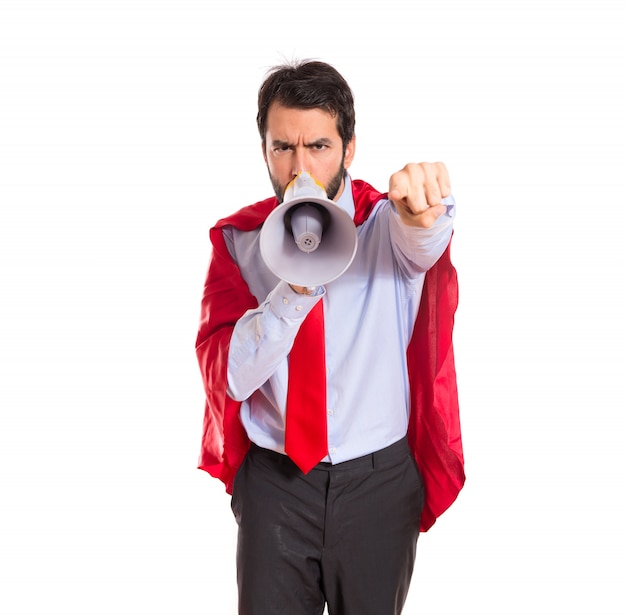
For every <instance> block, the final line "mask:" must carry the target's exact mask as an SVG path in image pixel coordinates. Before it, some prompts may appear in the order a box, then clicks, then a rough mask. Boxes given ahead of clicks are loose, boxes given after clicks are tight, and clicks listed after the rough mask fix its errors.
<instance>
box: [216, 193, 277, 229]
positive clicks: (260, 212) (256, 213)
mask: <svg viewBox="0 0 626 615" xmlns="http://www.w3.org/2000/svg"><path fill="white" fill-rule="evenodd" d="M276 205H277V199H276V197H275V196H273V197H269V198H267V199H263V200H262V201H257V202H256V203H253V204H252V205H247V206H246V207H242V208H241V209H240V210H238V211H236V212H235V213H233V214H230V215H229V216H227V217H226V218H222V219H221V220H218V222H217V223H216V225H215V228H223V227H225V226H234V227H235V228H236V229H239V230H240V231H251V230H254V229H255V228H257V227H259V226H260V225H261V224H263V222H264V221H265V218H267V216H269V214H270V212H271V211H272V210H273V209H274V208H275V207H276Z"/></svg>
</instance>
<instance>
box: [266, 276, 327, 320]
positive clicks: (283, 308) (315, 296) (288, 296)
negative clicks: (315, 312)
mask: <svg viewBox="0 0 626 615" xmlns="http://www.w3.org/2000/svg"><path fill="white" fill-rule="evenodd" d="M325 292H326V291H325V289H324V287H323V286H318V287H317V288H316V290H315V291H314V292H313V293H312V294H310V295H301V294H300V293H297V292H296V291H295V290H293V289H292V288H291V286H289V284H288V283H287V282H284V281H281V282H279V283H278V284H277V285H276V288H274V290H273V291H272V292H271V294H270V297H269V300H270V308H271V310H272V312H273V313H274V315H275V316H276V317H277V318H280V319H285V320H296V321H297V320H304V319H305V318H306V316H307V315H308V313H309V312H310V311H311V310H312V309H313V307H314V306H315V304H316V303H317V302H318V301H319V300H320V297H322V296H323V295H324V294H325Z"/></svg>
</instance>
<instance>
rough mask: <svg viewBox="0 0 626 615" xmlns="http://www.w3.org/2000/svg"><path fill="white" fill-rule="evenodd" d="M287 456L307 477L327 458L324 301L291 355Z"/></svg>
mask: <svg viewBox="0 0 626 615" xmlns="http://www.w3.org/2000/svg"><path fill="white" fill-rule="evenodd" d="M285 452H286V453H287V455H289V457H290V458H291V460H292V461H293V462H294V463H295V464H296V465H297V466H298V467H299V468H300V469H301V470H302V471H303V472H304V473H305V474H306V473H307V472H309V471H310V470H311V468H313V466H315V465H316V464H317V463H319V462H320V461H321V460H322V459H323V458H324V457H326V455H327V454H328V431H327V422H326V349H325V343H324V303H323V300H322V299H320V300H319V301H318V302H317V303H316V304H315V307H314V308H313V309H312V310H311V312H309V314H308V315H307V317H306V318H305V319H304V322H303V323H302V324H301V325H300V330H299V331H298V334H297V335H296V338H295V340H294V343H293V347H292V349H291V353H290V354H289V383H288V385H287V416H286V425H285Z"/></svg>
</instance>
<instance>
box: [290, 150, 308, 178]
mask: <svg viewBox="0 0 626 615" xmlns="http://www.w3.org/2000/svg"><path fill="white" fill-rule="evenodd" d="M303 171H308V172H310V171H311V169H309V164H308V156H307V151H306V149H305V148H303V147H302V148H300V147H297V148H296V149H295V150H294V155H293V169H292V173H293V176H294V177H296V176H297V175H299V174H300V173H302V172H303Z"/></svg>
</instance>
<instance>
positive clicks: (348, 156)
mask: <svg viewBox="0 0 626 615" xmlns="http://www.w3.org/2000/svg"><path fill="white" fill-rule="evenodd" d="M355 152H356V135H354V136H353V137H352V140H351V141H350V143H348V145H347V146H346V153H345V155H344V159H343V166H344V168H345V169H347V168H348V167H349V166H350V165H351V164H352V161H353V160H354V154H355Z"/></svg>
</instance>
